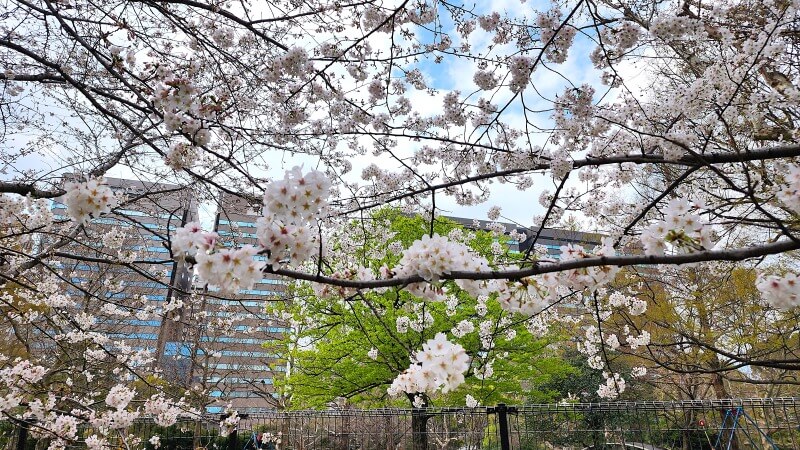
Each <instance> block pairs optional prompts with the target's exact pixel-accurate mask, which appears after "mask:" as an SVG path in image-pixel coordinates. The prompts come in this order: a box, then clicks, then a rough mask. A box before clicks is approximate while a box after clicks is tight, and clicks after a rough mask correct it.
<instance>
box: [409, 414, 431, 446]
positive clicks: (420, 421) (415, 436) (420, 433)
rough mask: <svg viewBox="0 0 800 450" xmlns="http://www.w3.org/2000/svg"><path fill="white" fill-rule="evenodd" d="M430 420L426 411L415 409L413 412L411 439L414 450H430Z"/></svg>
mask: <svg viewBox="0 0 800 450" xmlns="http://www.w3.org/2000/svg"><path fill="white" fill-rule="evenodd" d="M428 418H430V416H429V415H427V414H426V413H425V410H423V409H418V408H414V409H413V410H412V411H411V439H412V442H413V445H412V448H413V449H414V450H428Z"/></svg>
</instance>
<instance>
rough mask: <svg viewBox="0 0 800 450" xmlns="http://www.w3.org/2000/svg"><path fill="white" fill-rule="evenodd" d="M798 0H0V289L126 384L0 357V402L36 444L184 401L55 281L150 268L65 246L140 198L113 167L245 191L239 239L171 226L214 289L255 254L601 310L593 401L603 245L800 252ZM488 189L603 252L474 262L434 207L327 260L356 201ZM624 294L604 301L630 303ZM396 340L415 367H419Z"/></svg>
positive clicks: (653, 261)
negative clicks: (147, 385) (151, 380)
mask: <svg viewBox="0 0 800 450" xmlns="http://www.w3.org/2000/svg"><path fill="white" fill-rule="evenodd" d="M798 6H800V5H798V2H797V1H796V0H795V1H793V0H769V1H755V0H752V1H751V0H722V1H718V2H714V3H705V2H699V1H693V0H684V1H677V0H676V1H670V2H661V1H652V2H646V1H645V2H642V1H627V0H619V1H617V0H602V1H598V0H565V1H556V2H553V3H548V2H544V1H539V2H529V3H522V4H521V5H520V4H516V3H515V4H513V5H512V4H507V5H505V7H503V8H500V9H497V10H491V9H481V8H487V7H488V4H487V5H481V7H480V8H479V7H478V6H475V5H472V4H469V3H458V2H452V1H446V0H436V1H434V0H429V1H425V0H398V1H389V0H386V1H378V0H375V1H366V2H349V3H348V2H341V1H318V2H295V1H276V2H270V3H269V4H261V3H259V4H251V3H248V2H234V1H228V2H224V1H210V2H204V1H194V0H182V1H176V2H153V1H146V0H143V1H129V0H103V1H95V2H86V1H83V0H60V1H55V0H44V1H42V2H30V1H27V0H9V1H7V2H5V3H4V4H3V9H2V11H1V12H0V14H1V15H2V21H1V22H0V27H1V31H0V49H2V50H0V51H1V52H2V61H3V63H2V65H3V70H2V72H0V80H2V81H1V82H2V91H1V92H2V93H0V95H2V97H0V98H1V99H2V100H1V101H0V110H1V111H2V127H3V128H2V131H3V135H2V136H3V139H2V146H1V147H0V171H2V177H3V178H2V181H0V193H2V194H3V195H2V197H0V206H1V208H0V223H2V224H3V225H2V228H0V231H1V232H2V234H1V235H0V283H4V284H5V283H10V282H13V283H14V286H15V289H22V290H24V291H25V292H26V294H24V295H23V297H24V298H25V299H26V301H28V302H29V303H31V304H34V305H40V307H41V308H42V310H43V311H44V312H41V313H40V314H44V315H45V316H46V317H47V318H48V320H50V321H55V322H54V323H55V324H56V325H58V326H60V327H62V328H64V332H59V333H55V334H53V335H47V334H46V335H47V336H51V337H52V339H53V340H54V341H57V342H63V341H64V340H67V341H69V342H71V343H79V342H83V343H85V344H88V345H90V346H91V347H92V351H97V352H99V351H102V352H103V353H104V354H107V355H108V356H109V357H113V358H114V360H115V361H116V363H118V364H119V366H118V367H116V368H115V369H114V370H116V372H113V373H112V374H114V375H116V376H117V377H118V380H119V382H120V383H122V384H118V385H115V386H114V387H112V388H110V389H108V390H104V391H103V392H99V391H91V392H89V393H83V392H79V391H78V390H72V389H71V388H70V386H69V385H68V384H67V383H66V382H65V383H64V384H63V385H60V387H59V389H54V388H53V386H52V385H51V384H50V383H49V382H46V381H43V380H50V379H52V376H51V375H52V371H53V370H55V369H53V368H49V367H48V366H46V365H42V364H40V363H39V362H37V361H36V360H35V359H34V360H33V361H30V360H28V359H19V360H16V359H15V360H7V361H5V362H4V363H3V364H4V367H5V368H4V369H3V371H4V372H3V377H2V380H0V382H2V383H3V385H4V386H3V387H2V389H0V395H2V397H0V398H2V401H0V411H1V412H2V413H3V414H5V415H7V416H9V417H14V418H18V419H21V418H35V419H36V420H37V424H38V425H37V430H36V432H37V433H42V434H44V435H48V436H50V437H52V438H53V441H52V442H53V444H52V446H53V447H54V448H57V447H63V446H65V445H67V443H69V442H70V441H71V440H74V439H76V436H77V435H76V433H77V426H78V424H79V423H83V422H90V423H91V424H93V425H94V427H95V429H97V430H98V432H97V434H95V435H92V436H91V438H90V439H87V443H90V447H93V448H101V447H103V446H104V445H105V443H106V442H107V439H108V438H109V436H110V435H111V434H113V433H117V434H119V435H123V434H124V433H122V432H121V431H120V430H122V429H124V426H125V425H126V424H128V423H130V422H131V421H132V420H133V419H134V418H135V417H138V416H139V415H141V414H151V415H155V416H156V417H158V421H159V422H163V423H169V422H170V421H173V420H174V418H175V417H176V415H177V414H178V413H179V412H180V411H182V410H184V409H186V408H185V406H186V405H184V404H183V403H182V402H180V401H177V402H174V403H173V402H170V401H169V400H167V399H166V397H165V396H163V395H158V394H156V395H155V396H154V397H153V398H150V399H141V398H137V393H136V392H134V391H133V390H131V389H130V388H129V387H126V385H125V383H124V382H125V380H127V379H129V378H131V377H133V378H136V377H138V376H139V374H141V372H142V370H143V368H144V367H147V365H148V364H150V362H149V361H150V359H151V355H147V352H141V351H137V350H134V349H131V348H127V349H126V348H118V347H120V346H118V345H109V344H110V343H109V342H108V341H107V340H106V339H107V337H106V336H104V335H103V333H100V332H98V331H97V330H96V329H95V327H94V325H93V324H94V323H95V320H94V319H95V318H94V317H81V318H77V317H74V316H72V315H70V314H69V313H68V312H67V311H68V308H69V307H71V306H72V305H74V304H75V303H74V302H75V301H76V300H75V299H74V298H71V297H70V296H69V295H65V294H64V290H63V285H62V284H61V282H62V281H63V280H61V281H59V275H60V273H61V269H60V267H61V265H63V261H72V262H84V263H103V264H110V265H116V266H120V267H123V268H126V269H129V270H132V271H134V272H136V271H137V269H139V268H140V267H141V266H142V265H143V264H146V263H150V262H147V261H140V260H137V259H136V258H120V257H118V256H111V255H107V256H105V257H90V256H87V255H85V254H82V253H81V252H79V251H76V250H75V248H76V247H75V245H76V244H80V243H82V236H83V235H84V234H83V233H84V231H85V230H87V229H88V228H90V227H91V225H92V223H93V221H96V220H98V218H102V217H101V216H102V215H103V214H107V213H109V212H114V211H116V210H118V209H120V208H124V207H125V206H126V204H129V203H130V202H134V201H136V200H137V199H136V198H131V197H128V198H126V197H124V196H121V195H118V194H117V193H114V192H113V191H111V190H110V189H108V188H107V187H105V185H104V184H103V180H102V177H103V176H104V175H107V174H111V173H126V174H128V176H132V177H138V178H143V179H148V180H162V179H163V180H170V181H173V182H175V183H177V184H179V185H180V186H184V187H185V188H186V189H187V190H191V191H192V192H193V193H194V195H195V196H197V198H199V199H201V201H203V202H206V203H209V204H210V203H213V200H214V199H215V198H217V197H218V196H219V194H220V192H223V193H228V194H232V195H237V196H240V197H245V198H251V199H253V200H256V201H259V202H261V203H262V204H263V205H264V206H263V214H262V215H263V218H262V219H260V220H259V223H258V229H257V233H256V234H257V237H258V245H253V246H245V247H241V248H226V247H223V246H220V245H219V244H218V243H217V241H216V240H215V237H214V235H213V234H211V232H209V231H203V229H202V224H189V225H187V226H185V227H182V228H180V229H179V230H176V231H175V232H174V233H167V234H166V235H165V236H164V239H165V241H166V242H167V247H169V249H170V253H169V255H170V258H171V260H175V261H185V262H186V263H188V264H192V265H193V266H194V267H195V273H196V275H197V277H198V280H199V281H198V285H205V284H207V285H209V286H212V287H216V288H219V289H220V290H221V292H231V293H233V292H235V291H236V290H238V289H242V288H246V287H247V286H250V285H251V284H252V283H254V281H255V280H257V279H258V277H260V276H261V274H263V273H270V274H276V275H281V276H284V277H286V278H288V279H290V280H305V281H311V282H314V283H318V284H322V285H329V286H332V287H335V288H341V289H347V290H362V291H367V290H373V289H405V290H407V291H408V292H409V293H410V294H412V295H416V296H420V297H422V298H424V299H425V300H426V301H430V302H436V301H440V300H441V299H440V298H439V297H438V296H437V295H436V294H437V292H438V290H439V286H440V285H441V283H442V282H443V281H444V280H454V281H455V283H456V284H457V285H458V286H459V288H461V289H463V290H464V291H466V292H468V293H469V294H470V295H473V296H481V295H486V296H489V297H490V298H491V301H496V302H499V304H500V305H501V306H502V307H503V308H505V309H506V310H507V311H508V312H509V313H514V314H521V315H528V316H531V315H533V316H535V315H539V314H542V311H547V310H550V309H553V308H552V306H553V305H557V304H559V302H563V299H564V298H570V299H571V300H570V301H571V303H572V304H578V305H584V306H585V308H586V312H587V314H589V315H591V316H593V317H594V320H595V322H596V331H597V332H596V333H591V332H590V333H589V335H587V336H586V339H585V340H584V342H583V343H582V344H581V345H582V348H583V349H584V350H585V352H586V354H587V357H589V358H591V360H593V361H597V363H596V367H597V368H599V369H601V370H603V371H604V372H605V373H606V378H605V379H606V382H605V383H604V384H603V386H601V387H600V389H601V392H602V395H604V396H607V397H614V396H615V395H617V394H618V393H619V392H620V391H621V390H622V389H624V386H625V377H626V376H627V374H621V373H616V372H614V371H613V370H612V369H611V368H610V367H607V365H606V363H605V362H604V359H603V358H600V360H599V361H598V360H597V358H596V357H597V356H598V354H601V353H602V352H603V350H604V349H605V348H607V346H608V345H609V343H608V342H605V339H604V337H603V333H602V331H601V328H602V323H603V321H604V320H606V319H608V317H605V315H604V314H600V308H599V307H598V300H597V298H598V295H597V294H598V289H601V288H604V286H605V285H606V284H608V283H610V282H611V281H613V280H614V278H615V277H616V275H617V273H618V271H619V269H620V268H621V267H630V266H637V267H641V266H659V265H669V266H677V265H688V264H696V263H701V262H709V261H732V262H741V264H746V265H751V266H757V270H761V266H760V265H763V264H764V261H765V259H766V260H767V261H766V262H769V260H770V258H773V255H780V254H786V253H789V252H793V251H796V250H797V249H798V248H800V239H799V238H798V235H797V231H798V221H797V213H798V210H800V196H799V195H798V189H800V166H798V165H797V161H796V160H797V157H798V156H800V144H798V138H800V134H798V129H797V121H798V120H799V119H800V117H798V100H800V91H798V77H799V76H800V73H799V70H800V67H798V61H800V57H798V44H800V39H798V36H800V35H799V34H798V30H799V29H800V28H798V27H799V26H800V22H799V21H798ZM448 77H450V78H453V79H452V81H451V82H445V81H443V80H446V79H447V78H448ZM295 166H297V168H294V167H295ZM114 171H121V172H114ZM67 173H70V174H71V175H70V176H69V177H65V175H66V174H67ZM67 179H68V180H69V182H66V183H65V182H64V181H65V180H67ZM508 187H511V188H512V189H513V188H516V189H517V190H518V191H519V201H518V202H517V204H518V205H520V206H519V207H520V208H528V209H530V205H532V204H535V201H536V199H538V202H539V204H540V206H541V208H538V207H537V208H538V209H537V211H536V212H538V214H537V215H536V216H535V217H534V218H533V222H532V223H526V224H525V225H530V226H531V228H532V230H534V236H535V237H534V240H536V239H538V236H539V234H538V232H536V230H541V228H540V227H549V226H557V225H558V224H559V223H560V221H561V220H562V218H563V217H564V216H565V214H567V213H573V214H577V215H579V216H580V217H581V220H583V221H585V223H587V224H589V226H591V227H592V228H595V229H598V230H602V231H603V232H604V233H605V234H606V235H607V237H608V238H607V239H606V241H605V243H604V245H602V246H601V247H599V248H597V249H588V248H582V247H579V246H574V245H573V246H565V247H564V248H563V249H562V253H561V257H560V258H559V259H552V258H549V257H547V256H546V255H542V254H540V253H538V252H536V251H535V247H532V250H530V251H527V252H526V253H525V254H524V255H523V256H524V257H523V258H522V259H521V260H516V261H507V262H499V263H494V262H493V263H491V264H490V263H489V261H487V260H486V259H485V258H481V257H479V256H477V255H475V254H474V253H472V252H471V251H469V249H468V248H466V247H465V246H464V245H462V244H459V243H458V242H454V241H452V240H450V239H448V238H447V237H444V236H438V235H436V234H435V233H434V232H433V229H432V228H431V232H430V233H429V235H428V236H426V237H425V238H423V239H420V240H417V241H415V242H413V243H411V244H410V245H408V246H407V247H406V248H403V249H399V250H400V251H401V254H402V256H401V258H400V260H399V261H398V262H397V264H395V265H394V266H392V267H388V266H387V267H385V268H383V269H381V270H380V271H378V272H375V271H369V270H363V268H362V267H359V266H358V265H357V264H356V265H354V266H353V267H351V268H350V270H348V271H342V270H341V269H340V268H336V269H334V268H332V267H331V265H330V264H329V261H331V257H332V256H331V254H332V252H335V251H336V249H335V248H331V247H330V246H329V245H328V244H327V243H329V242H331V241H332V239H331V236H336V233H337V232H340V231H339V230H341V225H342V224H343V223H345V222H347V221H349V220H351V219H353V218H359V217H367V216H368V215H369V212H370V210H372V209H374V208H377V207H380V206H383V205H386V204H390V205H393V206H398V207H401V208H406V209H407V210H408V211H409V212H415V213H420V214H422V215H423V216H424V217H428V218H429V220H430V221H431V224H432V223H433V220H434V218H435V217H436V216H437V215H438V214H439V213H441V212H442V208H443V205H450V206H448V207H452V205H456V204H457V205H467V206H469V205H479V204H488V205H489V206H494V208H492V209H491V210H490V214H491V215H492V216H493V218H492V219H493V220H495V219H497V217H498V215H499V214H500V213H501V209H498V207H499V206H500V204H499V203H500V202H501V200H503V198H504V197H505V195H506V194H503V195H500V193H504V192H508V190H507V188H508ZM56 198H60V199H61V201H62V202H64V203H65V204H66V206H67V212H68V215H69V219H68V220H63V219H61V218H56V217H55V216H54V215H53V214H52V211H51V208H50V205H49V204H48V202H47V199H56ZM505 211H506V214H507V215H508V214H511V211H510V210H509V207H508V206H506V207H505ZM533 213H534V211H531V214H533ZM742 236H746V237H747V238H748V239H741V238H742ZM742 242H752V243H754V244H744V245H743V244H741V243H742ZM137 273H138V272H137ZM758 287H759V290H760V291H761V293H762V295H763V298H764V300H765V301H767V302H769V303H770V304H772V305H774V306H776V307H780V308H793V307H795V306H796V305H797V303H798V300H800V299H799V298H798V283H797V270H795V268H794V267H789V269H788V270H786V271H783V272H780V273H770V272H769V271H765V272H763V273H760V275H759V282H758ZM185 293H186V294H189V292H185ZM621 295H623V294H621ZM3 298H5V299H6V300H3V301H4V302H5V303H6V305H4V306H5V307H7V308H10V309H14V308H18V311H17V313H16V315H15V316H14V317H13V320H17V321H31V320H32V319H31V317H30V313H29V312H30V311H31V309H30V308H27V307H25V306H24V305H20V304H19V302H16V301H15V302H11V301H9V300H7V297H3ZM15 298H19V296H17V297H15ZM631 298H633V297H624V298H623V299H618V300H619V302H620V305H621V306H622V307H624V308H628V310H629V311H630V312H634V311H639V310H640V309H641V305H639V304H637V303H636V302H635V301H634V300H631ZM4 310H6V309H4ZM90 316H91V315H90ZM590 331H591V330H590ZM642 339H644V338H642ZM611 344H613V343H611ZM428 345H429V346H432V347H430V348H434V347H435V348H436V349H438V350H436V352H439V351H440V350H441V352H444V353H446V354H444V353H443V354H440V353H436V352H431V351H428V350H425V349H419V351H421V352H423V353H425V354H427V355H429V356H430V355H433V356H434V357H435V358H448V357H449V358H451V359H452V361H453V363H454V364H455V365H454V366H449V367H444V368H443V370H444V371H445V372H446V373H447V374H448V380H450V381H453V380H457V379H458V378H459V376H458V374H456V373H455V372H459V371H460V369H462V368H468V367H469V364H470V362H469V361H463V360H462V359H463V358H462V357H461V353H460V352H459V351H458V347H457V344H455V343H453V342H452V341H450V340H449V338H448V337H447V336H443V337H442V338H441V339H440V338H437V340H436V341H435V342H434V343H432V344H428ZM426 352H427V353H426ZM435 358H434V359H435ZM416 362H417V363H419V364H421V365H419V366H412V367H410V368H409V370H411V371H414V370H417V369H415V368H414V367H421V368H422V370H425V368H426V367H425V363H424V362H422V361H416ZM441 381H442V380H441V379H439V382H437V381H436V380H434V384H436V385H441V384H442V383H440V382H441ZM400 385H403V386H405V387H406V388H408V389H411V390H413V389H415V388H414V387H413V383H412V384H409V383H402V380H401V381H398V386H400ZM135 401H145V403H144V404H143V406H135V405H140V404H139V403H135ZM232 417H235V416H232ZM233 420H234V419H229V421H233ZM228 425H230V424H228Z"/></svg>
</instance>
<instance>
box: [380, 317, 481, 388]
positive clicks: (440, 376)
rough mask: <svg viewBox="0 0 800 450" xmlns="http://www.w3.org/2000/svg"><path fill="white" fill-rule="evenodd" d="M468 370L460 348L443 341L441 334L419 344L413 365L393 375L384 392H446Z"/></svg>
mask: <svg viewBox="0 0 800 450" xmlns="http://www.w3.org/2000/svg"><path fill="white" fill-rule="evenodd" d="M467 369H469V356H467V353H466V351H464V347H462V346H461V345H459V344H453V343H452V342H450V341H448V340H447V337H446V336H445V335H444V333H437V334H436V336H435V337H434V338H433V339H430V340H428V341H427V342H425V343H424V344H423V345H422V350H421V351H418V352H417V353H416V355H415V362H414V363H412V364H411V366H410V367H409V368H408V369H406V370H405V371H404V372H403V373H401V374H400V375H398V376H397V378H395V379H394V381H393V382H392V385H391V386H389V389H388V390H387V392H388V393H389V395H391V396H397V395H399V394H400V393H403V392H405V393H409V394H417V393H432V392H434V391H437V390H440V389H441V391H442V392H449V391H451V390H453V389H455V388H457V387H458V386H459V385H461V383H463V382H464V372H466V371H467Z"/></svg>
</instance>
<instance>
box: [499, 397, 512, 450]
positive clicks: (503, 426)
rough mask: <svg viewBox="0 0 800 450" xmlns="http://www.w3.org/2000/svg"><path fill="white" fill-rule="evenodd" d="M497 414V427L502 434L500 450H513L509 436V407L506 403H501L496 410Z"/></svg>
mask: <svg viewBox="0 0 800 450" xmlns="http://www.w3.org/2000/svg"><path fill="white" fill-rule="evenodd" d="M495 411H496V412H497V426H498V427H499V430H498V431H499V433H500V449H501V450H511V442H510V440H509V436H508V407H507V406H506V404H505V403H500V404H498V405H497V408H495Z"/></svg>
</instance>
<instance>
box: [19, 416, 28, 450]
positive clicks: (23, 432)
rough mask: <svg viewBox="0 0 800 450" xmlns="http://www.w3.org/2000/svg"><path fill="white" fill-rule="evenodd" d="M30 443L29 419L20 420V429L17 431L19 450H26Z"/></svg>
mask: <svg viewBox="0 0 800 450" xmlns="http://www.w3.org/2000/svg"><path fill="white" fill-rule="evenodd" d="M27 443H28V421H27V420H25V419H23V420H21V421H20V422H19V430H18V433H17V450H25V447H26V445H25V444H27Z"/></svg>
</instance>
